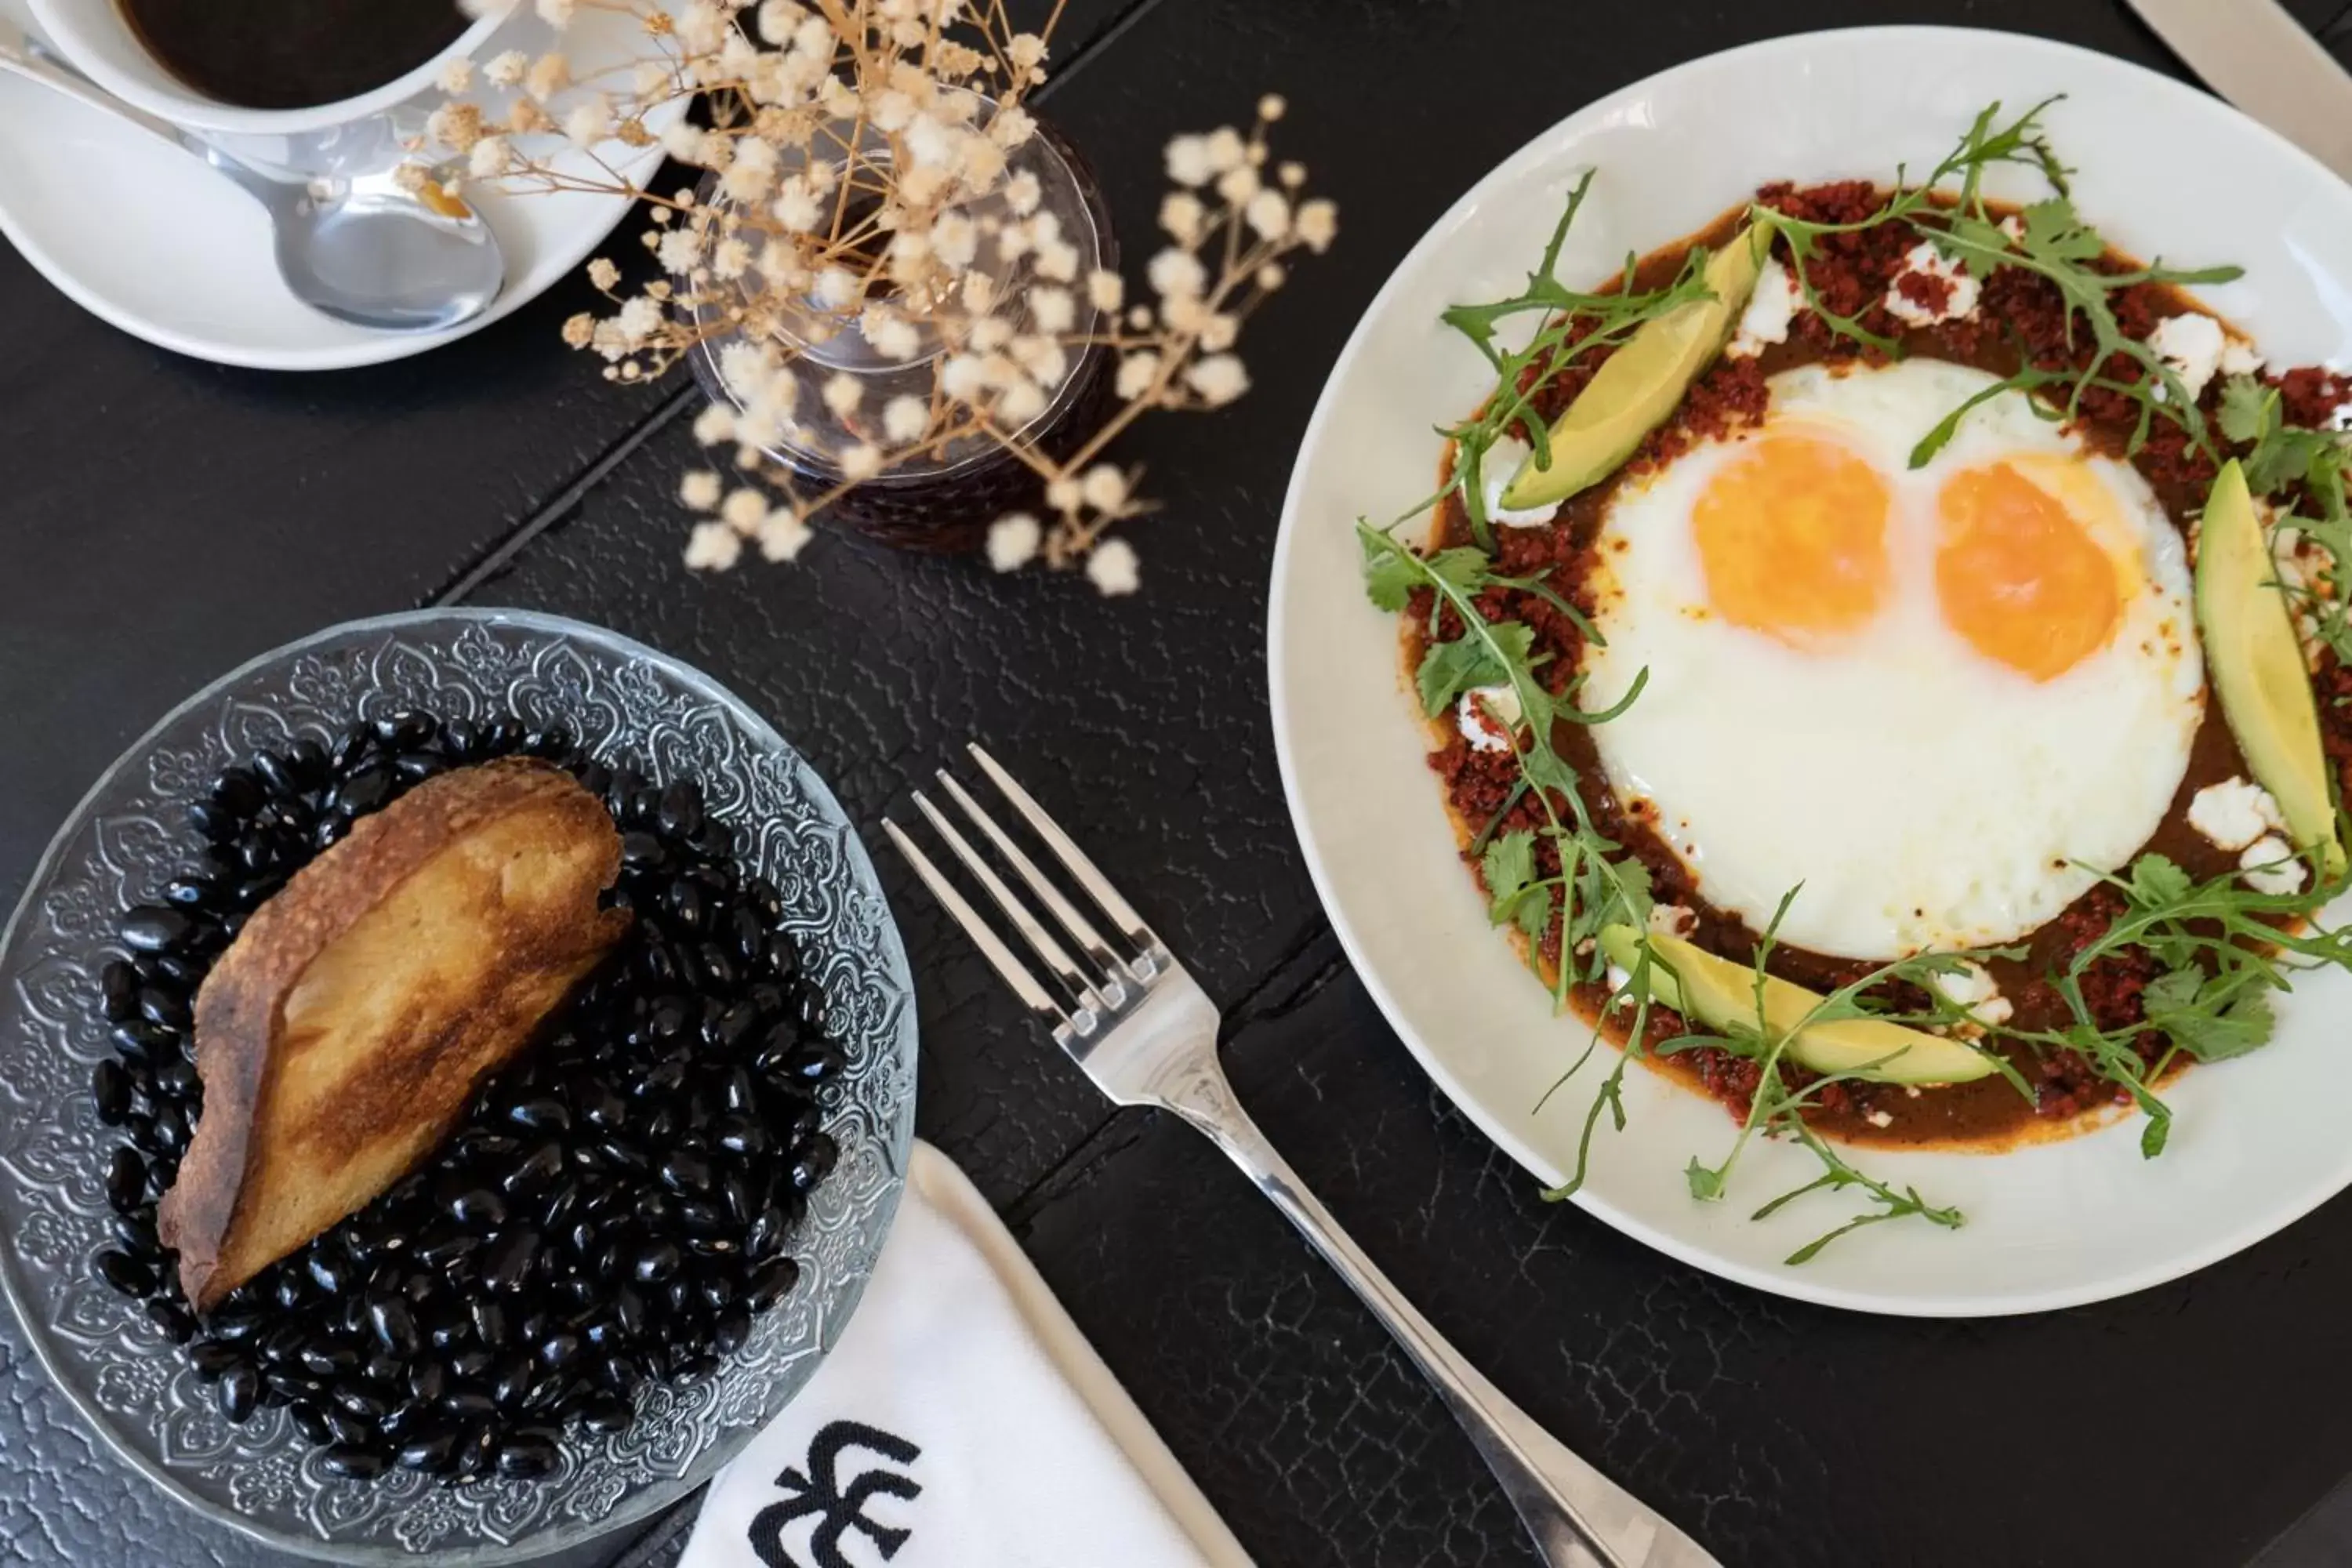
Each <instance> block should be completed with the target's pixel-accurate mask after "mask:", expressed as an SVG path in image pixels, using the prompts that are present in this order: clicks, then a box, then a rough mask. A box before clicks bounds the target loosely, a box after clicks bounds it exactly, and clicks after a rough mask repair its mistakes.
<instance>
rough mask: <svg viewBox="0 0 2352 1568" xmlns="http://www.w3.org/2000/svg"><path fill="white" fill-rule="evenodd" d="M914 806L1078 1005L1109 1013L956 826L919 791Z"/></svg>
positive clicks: (1092, 987) (1091, 983)
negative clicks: (1074, 995)
mask: <svg viewBox="0 0 2352 1568" xmlns="http://www.w3.org/2000/svg"><path fill="white" fill-rule="evenodd" d="M915 806H916V809H917V810H919V811H920V812H921V813H922V814H923V816H925V817H927V818H929V821H930V825H931V826H932V827H934V828H936V829H937V830H938V832H939V836H940V837H941V838H944V839H946V840H947V844H948V847H949V848H950V849H951V850H953V851H955V857H956V858H957V859H959V860H961V861H962V862H963V868H964V869H965V870H967V871H970V872H971V874H972V876H973V877H975V878H976V879H979V882H980V885H981V887H982V889H985V890H986V891H987V893H988V896H989V898H990V899H992V900H994V901H995V904H996V907H997V908H998V909H1000V910H1003V911H1004V917H1005V919H1007V920H1009V921H1012V922H1013V929H1015V930H1016V931H1020V933H1021V936H1022V939H1023V940H1024V941H1025V942H1028V944H1029V946H1030V949H1031V951H1033V952H1035V953H1036V955H1037V956H1038V957H1040V958H1042V959H1044V960H1045V967H1046V968H1048V969H1050V970H1052V971H1053V972H1054V973H1055V975H1056V976H1058V977H1059V978H1060V980H1061V982H1062V984H1065V985H1066V986H1068V987H1069V988H1070V990H1071V991H1072V993H1074V994H1076V996H1077V998H1078V1002H1079V1004H1080V1005H1082V1006H1085V1007H1087V1008H1089V1009H1091V1010H1092V1011H1094V1012H1097V1013H1106V1012H1108V1011H1109V1010H1110V1009H1109V1006H1108V1004H1106V1003H1105V1002H1104V1000H1103V998H1102V995H1101V994H1100V993H1098V992H1097V991H1096V989H1095V983H1094V981H1093V980H1092V979H1090V978H1089V977H1088V976H1087V972H1086V971H1085V970H1083V969H1080V968H1079V967H1078V963H1077V960H1076V959H1074V958H1072V957H1071V956H1070V955H1069V953H1068V952H1067V951H1066V950H1065V949H1064V948H1063V946H1062V944H1061V943H1060V942H1055V940H1054V938H1053V934H1052V933H1051V932H1049V931H1046V929H1045V927H1044V926H1043V925H1041V924H1039V923H1038V921H1037V917H1036V916H1035V915H1033V914H1031V913H1030V912H1029V906H1028V905H1026V904H1024V903H1023V902H1022V901H1021V897H1020V895H1019V894H1017V893H1015V892H1014V891H1013V889H1010V888H1008V887H1006V886H1005V885H1004V879H1003V878H1002V877H999V876H998V875H997V874H996V873H995V871H993V870H992V869H991V868H990V867H989V864H988V862H987V861H985V860H983V859H982V858H980V852H979V851H978V850H976V849H974V848H973V847H971V844H970V843H968V842H967V841H966V840H965V838H964V836H963V835H962V834H961V833H958V832H957V831H956V827H955V824H954V823H952V822H950V821H949V820H948V819H947V816H946V814H945V813H943V812H941V811H940V808H939V807H938V806H936V805H932V804H931V802H930V797H929V796H928V795H924V794H923V792H922V791H921V790H917V791H915Z"/></svg>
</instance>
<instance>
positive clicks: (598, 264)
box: [588, 256, 621, 294]
mask: <svg viewBox="0 0 2352 1568" xmlns="http://www.w3.org/2000/svg"><path fill="white" fill-rule="evenodd" d="M588 281H589V282H591V283H593V284H594V285H595V286H596V287H597V288H599V289H603V290H604V291H605V292H606V293H608V294H609V293H611V292H612V291H613V289H615V288H616V287H618V286H619V284H620V281H621V269H620V268H617V267H615V266H614V265H613V264H612V262H611V261H609V260H607V259H606V258H604V257H601V256H600V257H598V258H596V259H594V260H593V261H591V262H590V263H589V264H588Z"/></svg>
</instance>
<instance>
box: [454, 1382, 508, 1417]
mask: <svg viewBox="0 0 2352 1568" xmlns="http://www.w3.org/2000/svg"><path fill="white" fill-rule="evenodd" d="M441 1408H442V1409H444V1410H446V1411H447V1412H448V1413H449V1414H450V1415H454V1416H456V1417H457V1419H458V1420H460V1421H472V1420H479V1419H484V1418H487V1417H488V1416H492V1415H497V1414H498V1412H499V1405H498V1401H497V1400H495V1399H492V1398H491V1397H490V1396H489V1395H488V1394H485V1393H484V1392H483V1391H482V1390H480V1389H478V1388H453V1389H451V1390H450V1391H449V1392H448V1393H446V1394H443V1395H442V1396H441Z"/></svg>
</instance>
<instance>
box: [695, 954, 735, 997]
mask: <svg viewBox="0 0 2352 1568" xmlns="http://www.w3.org/2000/svg"><path fill="white" fill-rule="evenodd" d="M688 952H690V953H691V954H692V956H693V961H694V962H693V965H692V973H693V974H694V976H695V977H696V978H697V979H698V981H699V982H700V983H701V984H703V985H704V986H706V987H708V988H709V989H710V990H712V991H718V992H731V991H733V990H734V989H735V987H736V985H737V984H739V983H740V980H741V978H742V971H740V969H738V968H737V967H736V964H735V955H734V954H733V953H731V952H728V951H727V946H726V944H725V943H724V942H704V943H703V944H702V945H701V946H699V947H696V948H691V949H688Z"/></svg>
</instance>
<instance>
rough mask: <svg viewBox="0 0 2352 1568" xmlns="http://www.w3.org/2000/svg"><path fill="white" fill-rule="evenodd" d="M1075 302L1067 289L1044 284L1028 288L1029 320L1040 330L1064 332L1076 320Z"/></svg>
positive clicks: (1076, 309)
mask: <svg viewBox="0 0 2352 1568" xmlns="http://www.w3.org/2000/svg"><path fill="white" fill-rule="evenodd" d="M1077 314H1078V308H1077V302H1076V300H1072V299H1071V298H1070V291H1069V290H1068V289H1051V288H1046V287H1045V286H1044V285H1042V284H1041V285H1040V286H1038V287H1037V288H1034V289H1030V290H1029V320H1030V321H1032V322H1033V323H1034V324H1035V326H1036V328H1037V330H1038V331H1041V332H1066V331H1069V330H1070V326H1071V323H1072V322H1074V321H1076V320H1077Z"/></svg>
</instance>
